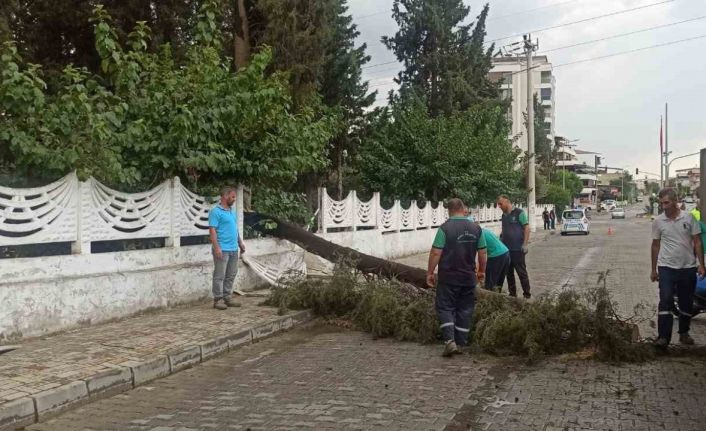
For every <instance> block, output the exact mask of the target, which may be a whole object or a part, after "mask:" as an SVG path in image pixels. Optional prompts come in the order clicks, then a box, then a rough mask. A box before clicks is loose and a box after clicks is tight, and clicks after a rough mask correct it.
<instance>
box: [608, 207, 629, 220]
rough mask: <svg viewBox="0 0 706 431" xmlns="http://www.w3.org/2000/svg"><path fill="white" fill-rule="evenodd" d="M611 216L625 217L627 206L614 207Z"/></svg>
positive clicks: (612, 217) (614, 217)
mask: <svg viewBox="0 0 706 431" xmlns="http://www.w3.org/2000/svg"><path fill="white" fill-rule="evenodd" d="M610 218H611V219H616V218H621V219H625V208H621V207H615V208H613V211H611V212H610Z"/></svg>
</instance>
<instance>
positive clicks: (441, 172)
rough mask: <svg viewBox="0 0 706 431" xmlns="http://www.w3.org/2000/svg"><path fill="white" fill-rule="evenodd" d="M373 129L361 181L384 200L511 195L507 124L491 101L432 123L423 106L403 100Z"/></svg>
mask: <svg viewBox="0 0 706 431" xmlns="http://www.w3.org/2000/svg"><path fill="white" fill-rule="evenodd" d="M374 129H375V130H376V132H375V134H374V135H373V137H372V138H371V139H369V140H368V141H367V142H366V144H365V146H364V148H363V150H364V151H363V152H362V158H363V163H362V171H361V176H362V181H363V183H364V184H366V185H367V187H368V188H369V189H370V190H371V191H380V192H383V194H384V195H386V196H394V197H398V198H402V199H431V200H440V199H445V198H448V197H450V196H459V197H462V198H463V199H464V200H466V201H468V202H469V203H474V204H477V203H487V202H492V201H494V200H495V198H496V197H497V195H498V194H501V193H509V192H512V191H514V189H515V184H516V183H517V182H518V180H519V176H520V175H521V173H520V171H517V170H515V169H514V165H515V163H516V160H517V151H516V150H515V149H514V148H513V145H512V142H510V140H509V139H508V133H509V130H510V129H509V124H508V123H507V121H506V119H505V115H504V111H503V109H502V107H501V106H499V105H498V104H496V103H493V102H485V103H478V104H476V105H474V106H472V107H470V108H468V109H467V110H465V111H462V112H457V113H453V114H451V115H448V116H441V117H436V118H433V117H430V116H429V114H428V112H427V109H426V105H425V103H424V101H422V100H420V99H402V100H400V101H397V102H395V103H394V104H393V107H392V109H391V110H390V111H388V112H387V113H386V114H385V115H383V116H382V117H381V118H380V119H379V120H378V123H377V124H375V126H374Z"/></svg>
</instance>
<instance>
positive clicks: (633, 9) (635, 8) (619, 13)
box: [488, 0, 675, 43]
mask: <svg viewBox="0 0 706 431" xmlns="http://www.w3.org/2000/svg"><path fill="white" fill-rule="evenodd" d="M674 1H675V0H663V1H660V2H657V3H650V4H647V5H642V6H638V7H634V8H630V9H624V10H621V11H617V12H611V13H607V14H604V15H598V16H593V17H590V18H584V19H581V20H578V21H572V22H567V23H564V24H557V25H553V26H550V27H544V28H540V29H536V30H530V31H526V32H523V33H516V34H513V35H510V36H505V37H500V38H497V39H492V40H489V41H488V42H491V43H492V42H498V41H500V40H505V39H512V38H513V37H519V36H522V35H523V34H527V33H541V32H543V31H547V30H554V29H557V28H561V27H566V26H570V25H575V24H581V23H584V22H589V21H595V20H597V19H601V18H607V17H610V16H615V15H622V14H625V13H629V12H635V11H638V10H641V9H647V8H650V7H653V6H659V5H663V4H667V3H673V2H674Z"/></svg>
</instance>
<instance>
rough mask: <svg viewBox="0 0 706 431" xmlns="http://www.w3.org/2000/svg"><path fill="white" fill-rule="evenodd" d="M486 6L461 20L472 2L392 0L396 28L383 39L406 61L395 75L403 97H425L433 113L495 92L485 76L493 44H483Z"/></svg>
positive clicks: (462, 107)
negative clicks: (474, 16)
mask: <svg viewBox="0 0 706 431" xmlns="http://www.w3.org/2000/svg"><path fill="white" fill-rule="evenodd" d="M488 10H489V7H488V5H486V6H485V7H484V8H483V11H482V12H481V14H480V15H479V16H478V19H477V21H476V22H475V23H472V24H468V25H464V24H463V22H464V20H465V19H466V17H467V16H468V14H469V13H470V7H468V6H465V5H464V4H463V1H462V0H395V2H394V4H393V9H392V12H393V13H392V16H393V18H394V19H395V21H397V24H398V25H399V30H398V31H397V33H396V34H395V35H394V36H392V37H383V39H382V41H383V43H384V44H385V45H386V46H387V47H388V48H389V49H391V50H392V51H393V52H394V53H395V55H396V57H397V59H398V60H399V61H400V62H402V64H403V66H404V69H403V70H402V72H400V74H399V76H398V78H397V81H398V82H399V83H400V84H401V88H402V90H401V93H402V96H403V97H404V93H405V92H413V93H415V94H416V95H417V96H421V97H423V98H424V99H425V100H426V103H427V106H428V110H429V114H430V115H431V116H432V117H436V116H439V115H441V114H449V113H451V112H454V111H457V110H465V109H467V108H468V107H470V106H472V105H473V104H474V103H476V102H478V101H480V100H483V99H489V98H496V97H497V93H496V87H495V86H494V85H493V84H491V83H490V82H489V81H488V79H487V75H488V72H489V71H490V69H491V67H492V66H491V55H492V50H493V46H492V45H491V46H490V47H489V48H487V49H484V47H483V44H484V39H485V20H486V18H487V16H488Z"/></svg>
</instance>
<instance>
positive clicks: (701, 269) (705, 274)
mask: <svg viewBox="0 0 706 431" xmlns="http://www.w3.org/2000/svg"><path fill="white" fill-rule="evenodd" d="M696 271H697V272H698V273H699V276H700V277H701V278H704V277H706V268H704V267H703V265H699V269H697V270H696Z"/></svg>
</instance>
